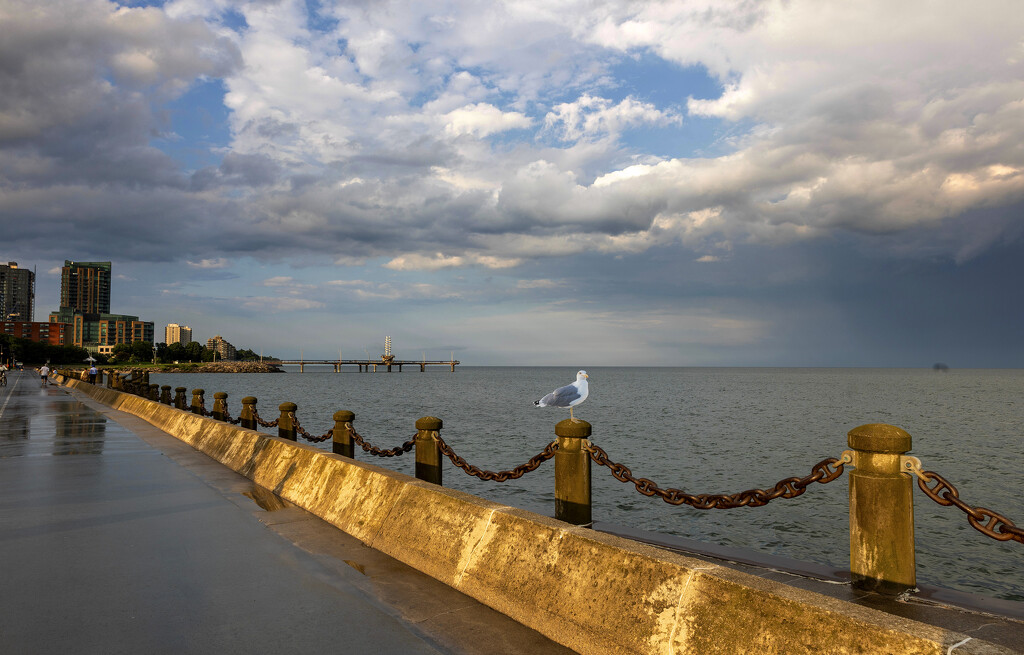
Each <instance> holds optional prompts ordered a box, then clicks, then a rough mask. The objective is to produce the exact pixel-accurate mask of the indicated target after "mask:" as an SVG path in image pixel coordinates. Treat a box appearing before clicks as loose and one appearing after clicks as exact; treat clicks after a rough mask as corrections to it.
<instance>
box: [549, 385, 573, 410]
mask: <svg viewBox="0 0 1024 655" xmlns="http://www.w3.org/2000/svg"><path fill="white" fill-rule="evenodd" d="M579 397H580V390H579V389H577V388H576V387H575V386H573V385H571V384H569V385H566V386H564V387H559V388H557V389H555V390H554V391H552V392H551V393H549V394H548V395H546V396H544V397H543V398H541V399H540V404H541V405H546V406H547V407H568V406H569V403H571V402H572V401H574V400H576V399H577V398H579Z"/></svg>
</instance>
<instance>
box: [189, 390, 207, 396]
mask: <svg viewBox="0 0 1024 655" xmlns="http://www.w3.org/2000/svg"><path fill="white" fill-rule="evenodd" d="M204 393H206V389H193V390H192V395H196V396H201V395H203V394H204Z"/></svg>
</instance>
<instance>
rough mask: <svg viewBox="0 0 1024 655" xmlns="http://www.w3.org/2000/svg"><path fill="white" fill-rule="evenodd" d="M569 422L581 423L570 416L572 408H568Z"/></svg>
mask: <svg viewBox="0 0 1024 655" xmlns="http://www.w3.org/2000/svg"><path fill="white" fill-rule="evenodd" d="M569 420H570V421H572V422H573V423H582V421H580V420H579V419H578V418H576V417H575V416H573V415H572V407H570V408H569Z"/></svg>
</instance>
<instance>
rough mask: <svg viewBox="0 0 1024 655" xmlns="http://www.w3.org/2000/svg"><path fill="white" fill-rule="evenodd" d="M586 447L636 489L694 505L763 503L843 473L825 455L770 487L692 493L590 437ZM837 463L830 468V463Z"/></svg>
mask: <svg viewBox="0 0 1024 655" xmlns="http://www.w3.org/2000/svg"><path fill="white" fill-rule="evenodd" d="M583 449H584V450H586V451H587V452H588V453H589V454H590V459H592V460H593V461H594V462H595V463H597V464H600V465H601V466H607V467H608V468H609V469H610V470H611V472H612V475H613V476H615V479H616V480H619V481H620V482H632V483H633V484H634V485H635V486H636V489H637V491H639V492H640V493H642V494H643V495H645V496H658V497H659V498H661V499H662V500H664V501H665V502H666V503H669V504H670V505H684V504H685V505H689V506H691V507H693V508H695V509H734V508H736V507H762V506H764V505H767V504H768V503H769V502H770V501H772V500H775V499H776V498H796V497H797V496H799V495H801V494H803V493H804V492H805V491H806V490H807V487H808V485H810V484H811V483H812V482H819V483H821V484H826V483H828V482H832V481H833V480H835V479H836V478H838V477H839V476H840V475H842V474H843V464H842V462H841V461H840V460H839V459H838V458H835V457H830V458H828V459H824V460H822V461H820V462H818V463H817V464H815V465H814V466H813V467H812V468H811V474H810V475H807V476H804V477H802V478H797V477H792V478H785V479H784V480H780V481H779V482H777V483H776V484H775V486H774V487H772V488H771V489H770V490H765V489H748V490H746V491H740V492H738V493H735V494H690V493H687V492H685V491H683V490H682V489H662V488H661V487H659V486H658V484H657V483H655V482H654V481H653V480H649V479H647V478H637V477H634V476H633V473H632V471H630V470H629V468H628V467H626V466H624V465H622V464H618V463H616V462H613V461H611V459H609V458H608V453H606V452H605V451H604V450H602V449H601V447H600V446H595V445H594V444H592V443H590V441H584V442H583ZM830 466H831V467H834V468H833V469H831V470H830V469H829V467H830Z"/></svg>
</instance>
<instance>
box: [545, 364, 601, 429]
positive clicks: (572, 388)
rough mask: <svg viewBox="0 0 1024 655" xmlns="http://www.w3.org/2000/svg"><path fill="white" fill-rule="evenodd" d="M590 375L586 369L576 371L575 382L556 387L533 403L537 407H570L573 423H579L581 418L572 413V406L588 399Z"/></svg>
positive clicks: (570, 416)
mask: <svg viewBox="0 0 1024 655" xmlns="http://www.w3.org/2000/svg"><path fill="white" fill-rule="evenodd" d="M589 377H590V376H589V375H587V372H586V371H579V372H577V373H576V381H575V382H573V383H572V384H567V385H565V386H564V387H559V388H557V389H555V390H554V391H552V392H551V393H549V394H548V395H546V396H544V397H543V398H541V399H540V400H535V401H533V404H534V405H536V406H537V407H568V408H569V418H570V419H571V420H572V422H573V423H579V422H580V420H579V419H578V418H576V417H575V416H573V415H572V408H573V407H575V406H576V405H579V404H580V403H581V402H583V401H584V400H586V399H587V396H588V395H589V394H590V389H588V388H587V379H588V378H589Z"/></svg>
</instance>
